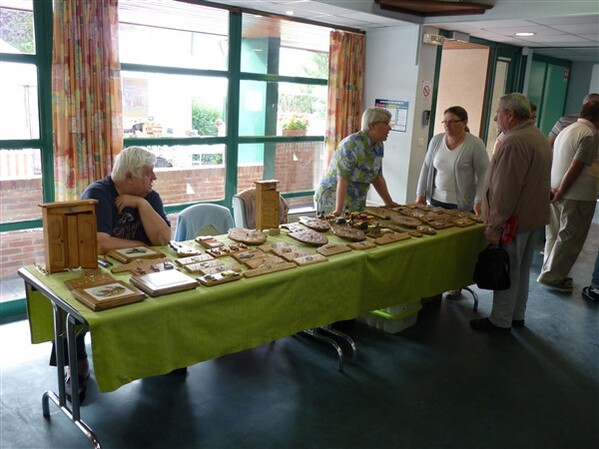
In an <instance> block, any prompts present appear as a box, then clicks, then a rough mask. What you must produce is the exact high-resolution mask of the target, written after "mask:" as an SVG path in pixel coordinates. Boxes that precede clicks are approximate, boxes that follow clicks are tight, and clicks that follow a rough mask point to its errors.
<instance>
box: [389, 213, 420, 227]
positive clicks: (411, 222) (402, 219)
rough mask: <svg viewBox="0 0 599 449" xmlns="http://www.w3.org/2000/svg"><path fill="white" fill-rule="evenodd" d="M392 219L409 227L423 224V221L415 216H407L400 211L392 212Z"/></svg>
mask: <svg viewBox="0 0 599 449" xmlns="http://www.w3.org/2000/svg"><path fill="white" fill-rule="evenodd" d="M391 221H392V222H393V223H396V224H398V225H400V226H405V227H407V228H415V227H417V226H420V225H421V224H422V222H421V221H420V220H419V219H417V218H414V217H407V216H405V215H401V214H399V213H392V214H391Z"/></svg>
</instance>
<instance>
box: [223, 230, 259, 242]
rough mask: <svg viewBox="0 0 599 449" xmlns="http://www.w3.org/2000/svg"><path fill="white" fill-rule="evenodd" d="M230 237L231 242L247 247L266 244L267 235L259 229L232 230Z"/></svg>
mask: <svg viewBox="0 0 599 449" xmlns="http://www.w3.org/2000/svg"><path fill="white" fill-rule="evenodd" d="M228 236H229V238H230V239H231V240H234V241H236V242H239V243H245V244H246V245H262V244H263V243H264V242H266V238H267V237H266V234H265V233H264V232H262V231H259V230H257V229H245V228H231V229H229V233H228Z"/></svg>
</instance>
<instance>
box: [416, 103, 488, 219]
mask: <svg viewBox="0 0 599 449" xmlns="http://www.w3.org/2000/svg"><path fill="white" fill-rule="evenodd" d="M441 123H443V126H444V128H445V132H444V133H440V134H437V135H436V136H434V137H433V138H432V139H431V141H430V143H429V145H428V151H427V153H426V156H425V157H424V164H423V165H422V169H421V170H420V177H419V178H418V186H417V188H416V202H417V203H421V204H425V203H426V202H428V203H429V204H430V205H432V206H440V207H443V208H445V209H460V210H466V211H474V212H475V213H476V214H477V215H480V211H481V204H482V191H483V183H484V180H485V173H486V172H487V167H488V166H489V156H488V155H487V151H486V149H485V144H484V143H483V141H482V140H481V139H479V138H478V137H476V136H473V135H472V134H470V132H469V131H468V127H467V125H468V113H467V112H466V110H465V109H464V108H462V107H460V106H452V107H450V108H448V109H446V110H445V112H444V113H443V121H442V122H441Z"/></svg>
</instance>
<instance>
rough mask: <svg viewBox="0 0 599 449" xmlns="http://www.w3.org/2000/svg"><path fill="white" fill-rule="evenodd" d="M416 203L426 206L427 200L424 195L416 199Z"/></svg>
mask: <svg viewBox="0 0 599 449" xmlns="http://www.w3.org/2000/svg"><path fill="white" fill-rule="evenodd" d="M416 203H417V204H426V200H425V198H424V197H423V196H422V195H418V196H417V197H416Z"/></svg>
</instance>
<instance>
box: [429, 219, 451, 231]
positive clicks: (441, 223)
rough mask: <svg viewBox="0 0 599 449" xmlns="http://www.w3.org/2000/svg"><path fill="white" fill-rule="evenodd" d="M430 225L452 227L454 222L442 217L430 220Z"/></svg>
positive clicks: (443, 227)
mask: <svg viewBox="0 0 599 449" xmlns="http://www.w3.org/2000/svg"><path fill="white" fill-rule="evenodd" d="M428 225H429V226H430V227H432V228H435V229H446V228H451V227H452V226H453V222H452V221H451V220H447V219H443V218H440V219H439V220H433V221H429V222H428Z"/></svg>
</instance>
